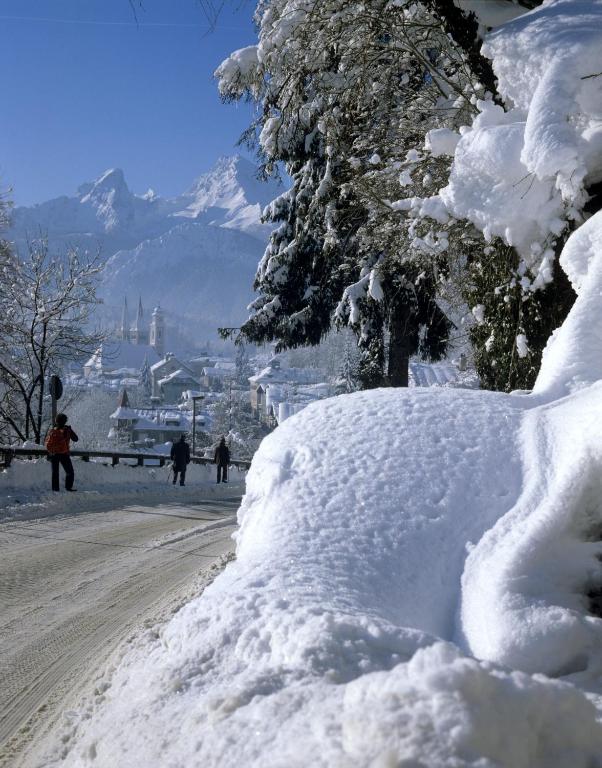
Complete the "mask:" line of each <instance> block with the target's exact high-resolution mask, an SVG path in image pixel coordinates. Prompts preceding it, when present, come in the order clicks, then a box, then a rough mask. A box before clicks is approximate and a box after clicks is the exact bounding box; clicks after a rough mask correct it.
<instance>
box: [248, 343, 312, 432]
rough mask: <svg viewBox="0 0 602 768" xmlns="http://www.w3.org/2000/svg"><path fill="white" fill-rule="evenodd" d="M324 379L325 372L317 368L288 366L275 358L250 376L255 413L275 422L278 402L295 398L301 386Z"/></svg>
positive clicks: (252, 403)
mask: <svg viewBox="0 0 602 768" xmlns="http://www.w3.org/2000/svg"><path fill="white" fill-rule="evenodd" d="M323 380H324V374H323V372H322V371H320V370H318V369H316V368H287V367H284V366H282V365H281V362H280V360H279V359H278V358H274V359H273V360H271V361H270V363H269V364H268V365H267V367H266V368H264V369H263V370H262V371H260V372H259V373H257V374H255V375H254V376H250V377H249V385H250V392H249V395H250V400H251V408H252V410H253V413H254V415H255V416H256V417H257V418H258V419H260V420H261V421H264V422H266V423H273V421H274V419H277V413H276V412H277V410H278V405H277V404H276V405H275V403H276V402H277V403H278V404H279V403H280V402H284V401H286V400H290V399H294V398H295V396H296V393H297V392H298V390H299V388H300V387H303V386H307V385H313V384H319V383H320V382H323ZM270 388H272V393H271V394H269V391H270ZM284 393H286V394H284Z"/></svg>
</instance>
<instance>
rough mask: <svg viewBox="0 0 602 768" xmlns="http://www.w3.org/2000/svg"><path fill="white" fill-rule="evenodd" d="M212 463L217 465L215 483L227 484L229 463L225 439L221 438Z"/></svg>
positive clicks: (228, 452) (228, 451)
mask: <svg viewBox="0 0 602 768" xmlns="http://www.w3.org/2000/svg"><path fill="white" fill-rule="evenodd" d="M213 462H214V463H215V464H217V482H218V483H227V482H228V464H229V463H230V449H229V448H228V446H227V445H226V438H225V437H222V439H221V440H220V441H219V445H218V446H217V448H216V449H215V454H214V456H213Z"/></svg>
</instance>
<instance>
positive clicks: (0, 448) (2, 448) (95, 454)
mask: <svg viewBox="0 0 602 768" xmlns="http://www.w3.org/2000/svg"><path fill="white" fill-rule="evenodd" d="M47 454H48V451H47V450H46V449H45V448H17V447H14V446H10V445H0V466H3V467H10V465H11V462H12V460H13V459H14V458H15V457H26V458H34V457H38V456H46V455H47ZM70 455H71V456H77V457H79V458H80V459H81V460H82V461H90V459H96V458H99V459H111V466H113V467H115V466H117V464H119V461H120V459H129V460H132V459H133V460H135V461H136V466H138V467H143V466H144V465H145V461H146V462H147V463H148V464H156V463H157V462H158V463H159V466H160V467H163V466H164V465H165V463H166V462H167V461H170V460H171V457H170V456H169V454H167V453H129V452H123V451H87V450H83V449H82V450H80V449H74V450H72V451H70ZM190 461H191V462H192V463H193V464H213V459H210V458H207V457H205V456H191V457H190ZM230 466H234V467H236V468H237V469H239V470H246V469H248V468H249V467H250V466H251V462H250V461H245V460H243V459H231V461H230Z"/></svg>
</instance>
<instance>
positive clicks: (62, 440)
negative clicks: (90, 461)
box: [44, 413, 79, 491]
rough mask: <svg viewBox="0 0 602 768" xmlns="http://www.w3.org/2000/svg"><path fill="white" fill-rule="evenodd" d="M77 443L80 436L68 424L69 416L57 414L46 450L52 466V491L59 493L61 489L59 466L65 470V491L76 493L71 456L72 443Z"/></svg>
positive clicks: (46, 443) (47, 439)
mask: <svg viewBox="0 0 602 768" xmlns="http://www.w3.org/2000/svg"><path fill="white" fill-rule="evenodd" d="M71 440H73V442H74V443H77V441H78V440H79V438H78V436H77V435H76V434H75V432H74V431H73V430H72V429H71V427H70V426H69V425H68V424H67V416H66V415H65V414H64V413H59V414H57V417H56V419H55V421H54V427H52V429H51V430H49V432H48V434H47V435H46V442H45V443H44V444H45V446H46V450H47V451H48V456H49V458H50V463H51V465H52V490H53V491H58V490H60V487H59V465H61V466H62V467H63V469H64V470H65V490H66V491H74V490H75V488H74V487H73V481H74V479H75V472H74V471H73V463H72V461H71V456H70V455H69V447H70V445H69V444H70V442H71Z"/></svg>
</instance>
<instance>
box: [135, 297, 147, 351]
mask: <svg viewBox="0 0 602 768" xmlns="http://www.w3.org/2000/svg"><path fill="white" fill-rule="evenodd" d="M131 340H132V344H148V331H147V330H146V328H145V327H144V310H143V309H142V297H140V298H139V299H138V311H137V312H136V320H135V322H134V325H133V326H132V332H131Z"/></svg>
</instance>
